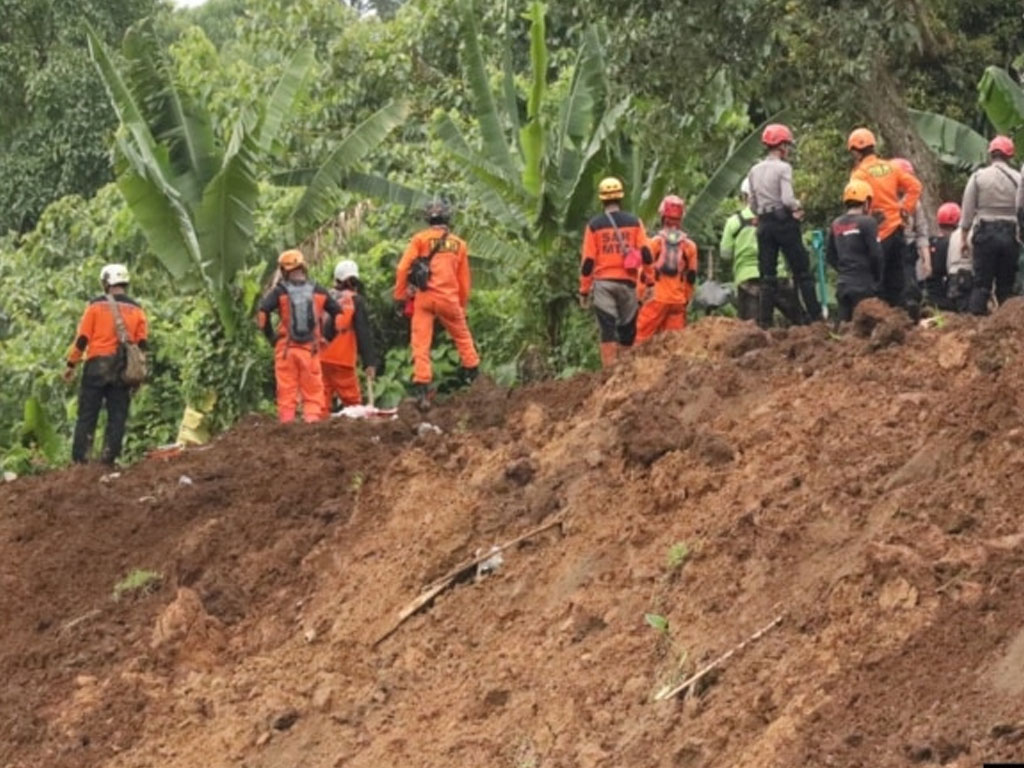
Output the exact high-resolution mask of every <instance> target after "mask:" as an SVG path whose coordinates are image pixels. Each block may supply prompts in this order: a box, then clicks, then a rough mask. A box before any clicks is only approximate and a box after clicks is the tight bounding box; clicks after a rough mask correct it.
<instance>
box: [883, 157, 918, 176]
mask: <svg viewBox="0 0 1024 768" xmlns="http://www.w3.org/2000/svg"><path fill="white" fill-rule="evenodd" d="M889 162H890V163H892V164H893V165H895V166H896V167H897V168H899V169H900V170H901V171H903V172H904V173H909V174H910V175H911V176H917V171H915V170H914V164H913V163H912V162H910V161H909V160H907V158H905V157H894V158H892V159H891V160H890V161H889Z"/></svg>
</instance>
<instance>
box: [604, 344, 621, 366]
mask: <svg viewBox="0 0 1024 768" xmlns="http://www.w3.org/2000/svg"><path fill="white" fill-rule="evenodd" d="M618 355H619V343H618V342H617V341H602V342H601V367H602V368H611V367H612V366H613V365H614V364H615V358H616V357H618Z"/></svg>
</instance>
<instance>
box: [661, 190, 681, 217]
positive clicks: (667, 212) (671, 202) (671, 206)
mask: <svg viewBox="0 0 1024 768" xmlns="http://www.w3.org/2000/svg"><path fill="white" fill-rule="evenodd" d="M684 213H686V202H685V201H684V200H683V198H681V197H679V196H678V195H666V196H665V199H664V200H662V201H661V205H659V206H658V215H659V216H661V218H663V219H677V220H682V218H683V214H684Z"/></svg>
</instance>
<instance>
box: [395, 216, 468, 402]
mask: <svg viewBox="0 0 1024 768" xmlns="http://www.w3.org/2000/svg"><path fill="white" fill-rule="evenodd" d="M424 215H425V217H426V220H427V228H426V229H423V230H420V231H419V232H417V233H416V234H415V235H413V236H412V239H411V240H410V241H409V245H408V247H407V248H406V249H405V253H403V254H402V258H401V260H400V261H399V262H398V269H397V271H396V274H395V290H394V299H395V303H396V305H397V306H399V307H404V308H405V311H406V314H407V315H409V316H410V317H411V330H410V341H411V345H412V361H413V374H412V383H413V388H414V390H415V395H416V405H417V407H419V409H420V410H422V411H426V410H427V409H429V408H430V404H431V400H432V398H433V396H434V391H433V389H432V388H431V382H432V381H433V370H432V369H431V365H430V347H431V344H432V343H433V340H434V323H435V322H436V321H438V320H440V321H441V325H443V326H444V328H445V330H446V331H448V335H449V336H451V337H452V341H453V342H454V343H455V349H456V350H457V351H458V353H459V359H460V360H461V361H462V377H463V379H464V380H465V381H466V382H467V383H472V382H473V380H474V379H476V376H477V372H478V371H479V368H480V356H479V355H478V354H477V351H476V346H475V345H474V343H473V335H472V334H471V333H470V330H469V324H468V322H467V321H466V306H467V305H468V304H469V291H470V281H471V278H470V272H469V248H468V246H467V245H466V242H465V241H464V240H462V239H461V238H459V237H456V236H455V235H453V234H452V232H451V227H450V225H451V216H452V209H451V205H450V204H449V203H448V201H446V200H442V199H441V198H434V199H433V200H432V201H430V202H429V203H427V205H426V208H425V209H424Z"/></svg>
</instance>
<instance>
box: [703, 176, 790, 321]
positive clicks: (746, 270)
mask: <svg viewBox="0 0 1024 768" xmlns="http://www.w3.org/2000/svg"><path fill="white" fill-rule="evenodd" d="M740 197H741V198H742V200H743V207H742V208H741V209H740V210H738V211H736V213H734V214H732V215H731V216H730V217H729V218H727V219H726V220H725V226H724V227H723V228H722V239H721V241H720V242H719V245H718V252H719V255H721V257H722V260H723V261H731V262H732V280H733V283H734V284H735V285H736V305H737V307H736V308H737V314H738V316H739V318H740V320H757V318H758V308H759V304H760V297H761V291H760V281H761V273H760V270H759V269H758V266H757V217H756V216H755V215H754V211H753V210H752V209H751V207H750V179H748V178H746V177H744V179H743V181H742V183H741V184H740ZM777 268H778V270H777V278H778V283H777V285H776V287H777V289H778V290H777V293H776V296H775V306H776V308H777V309H778V310H780V311H781V312H782V314H783V315H785V317H786V319H787V320H788V321H789V322H790V323H791V324H793V325H796V324H798V323H799V322H800V301H799V300H798V299H797V297H796V291H795V289H794V288H793V281H792V280H790V279H789V270H787V269H786V264H785V261H784V260H783V262H782V263H781V264H777Z"/></svg>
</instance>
